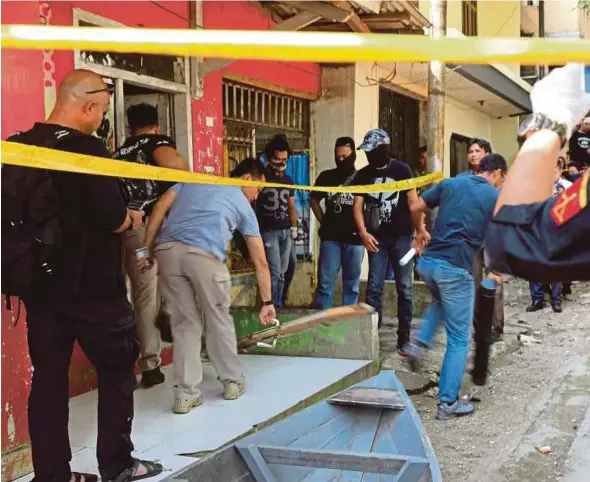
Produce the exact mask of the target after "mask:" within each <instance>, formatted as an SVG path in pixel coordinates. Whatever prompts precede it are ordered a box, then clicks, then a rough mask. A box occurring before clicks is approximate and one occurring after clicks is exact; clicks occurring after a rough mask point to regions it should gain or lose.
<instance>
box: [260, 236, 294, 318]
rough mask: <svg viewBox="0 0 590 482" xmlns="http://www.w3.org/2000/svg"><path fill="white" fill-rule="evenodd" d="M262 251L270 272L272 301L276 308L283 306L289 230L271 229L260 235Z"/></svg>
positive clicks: (288, 251)
mask: <svg viewBox="0 0 590 482" xmlns="http://www.w3.org/2000/svg"><path fill="white" fill-rule="evenodd" d="M262 240H263V241H264V251H265V252H266V260H267V261H268V268H269V270H270V280H271V284H272V288H271V293H272V300H273V302H274V304H275V306H276V307H277V308H281V307H282V306H283V289H284V285H285V273H286V271H287V268H288V267H289V256H290V255H291V241H292V240H291V230H290V229H289V228H287V229H273V230H271V231H265V232H263V233H262Z"/></svg>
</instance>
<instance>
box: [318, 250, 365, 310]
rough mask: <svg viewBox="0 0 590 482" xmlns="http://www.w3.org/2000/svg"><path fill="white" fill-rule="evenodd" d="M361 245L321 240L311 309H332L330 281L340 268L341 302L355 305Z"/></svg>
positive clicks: (333, 280)
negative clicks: (313, 307)
mask: <svg viewBox="0 0 590 482" xmlns="http://www.w3.org/2000/svg"><path fill="white" fill-rule="evenodd" d="M364 254H365V247H364V246H363V245H356V244H344V243H337V242H336V241H322V242H321V244H320V259H319V267H318V288H317V291H316V294H315V308H316V309H318V310H327V309H328V308H332V305H333V298H334V284H335V283H336V276H338V272H339V271H340V268H341V267H342V305H343V306H348V305H356V304H357V303H358V301H359V285H360V278H361V265H362V262H363V256H364Z"/></svg>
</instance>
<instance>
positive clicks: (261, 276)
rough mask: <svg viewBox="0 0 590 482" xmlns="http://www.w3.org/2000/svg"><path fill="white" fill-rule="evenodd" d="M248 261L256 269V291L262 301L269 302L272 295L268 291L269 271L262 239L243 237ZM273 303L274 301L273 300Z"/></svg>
mask: <svg viewBox="0 0 590 482" xmlns="http://www.w3.org/2000/svg"><path fill="white" fill-rule="evenodd" d="M244 238H245V240H246V245H247V246H248V252H249V253H250V259H251V260H252V262H253V263H254V268H255V269H256V281H257V282H258V289H259V291H260V297H261V298H262V301H270V300H271V299H272V294H271V291H270V286H271V285H270V271H269V269H268V261H267V260H266V253H265V252H264V245H263V244H262V238H259V237H255V236H244ZM273 301H274V300H273Z"/></svg>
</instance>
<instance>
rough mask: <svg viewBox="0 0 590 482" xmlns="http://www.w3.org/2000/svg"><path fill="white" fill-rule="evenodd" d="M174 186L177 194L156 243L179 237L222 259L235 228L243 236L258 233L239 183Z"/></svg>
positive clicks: (186, 242) (181, 240) (177, 239)
mask: <svg viewBox="0 0 590 482" xmlns="http://www.w3.org/2000/svg"><path fill="white" fill-rule="evenodd" d="M173 189H174V190H175V191H176V194H177V198H176V201H174V204H173V205H172V207H171V208H170V212H169V213H168V217H167V218H166V220H165V221H164V224H163V226H162V229H161V231H160V236H159V237H158V241H157V244H162V243H169V242H172V241H178V242H181V243H184V244H188V245H189V246H193V247H195V248H201V249H202V250H204V251H207V252H208V253H211V254H212V255H213V256H215V257H216V258H218V259H219V260H221V261H223V262H225V260H226V259H227V246H228V244H229V242H230V241H231V239H232V237H233V233H234V231H235V230H236V229H237V230H238V231H240V233H242V235H244V236H252V237H258V238H259V237H260V230H259V229H258V222H257V221H256V214H255V213H254V210H253V209H252V206H250V204H249V203H248V200H247V199H246V196H244V193H243V192H242V190H241V189H240V188H239V187H235V186H213V185H206V184H176V185H175V186H174V187H173Z"/></svg>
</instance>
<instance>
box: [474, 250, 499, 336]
mask: <svg viewBox="0 0 590 482" xmlns="http://www.w3.org/2000/svg"><path fill="white" fill-rule="evenodd" d="M484 274H485V263H484V252H483V248H480V250H479V251H478V252H477V254H476V255H475V258H474V260H473V279H474V281H475V303H474V305H473V307H474V310H473V326H474V327H475V325H476V324H477V316H478V314H479V286H480V284H481V281H482V279H483V278H484ZM492 330H493V331H495V332H496V333H500V334H503V333H504V287H503V286H502V285H500V286H498V288H497V289H496V299H495V301H494V313H493V315H492Z"/></svg>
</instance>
